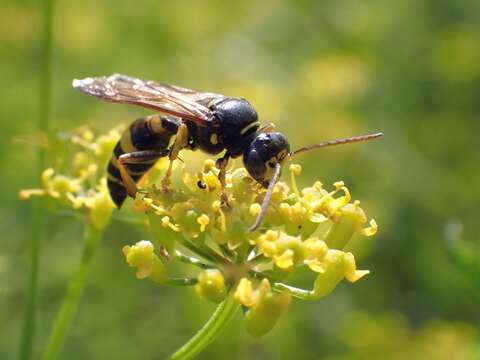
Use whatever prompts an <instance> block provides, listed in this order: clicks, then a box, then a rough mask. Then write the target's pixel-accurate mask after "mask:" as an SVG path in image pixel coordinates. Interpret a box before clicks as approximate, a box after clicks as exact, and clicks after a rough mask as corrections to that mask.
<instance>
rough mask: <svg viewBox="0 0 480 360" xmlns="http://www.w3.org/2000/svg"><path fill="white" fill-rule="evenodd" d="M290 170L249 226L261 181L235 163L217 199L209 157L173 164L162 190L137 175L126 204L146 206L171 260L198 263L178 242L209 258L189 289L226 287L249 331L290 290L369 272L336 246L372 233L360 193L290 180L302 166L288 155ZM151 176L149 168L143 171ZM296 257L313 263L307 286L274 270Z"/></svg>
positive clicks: (271, 318)
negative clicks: (190, 166) (139, 187)
mask: <svg viewBox="0 0 480 360" xmlns="http://www.w3.org/2000/svg"><path fill="white" fill-rule="evenodd" d="M163 170H164V165H160V166H157V170H156V171H158V172H159V173H161V172H162V171H163ZM289 170H290V185H287V184H286V183H285V182H279V183H277V184H276V186H275V187H274V191H273V194H272V199H271V202H270V204H269V207H268V211H267V216H266V218H265V221H264V223H263V225H262V227H261V228H260V229H258V230H257V231H255V232H253V233H249V232H248V228H249V227H250V225H251V224H252V223H253V221H254V220H255V217H256V216H257V214H258V212H259V211H260V207H261V205H260V204H261V203H262V200H263V197H264V195H265V190H264V189H263V188H261V187H260V186H259V185H258V184H257V183H255V181H254V180H253V179H251V178H250V177H249V176H248V174H247V172H246V170H245V169H243V168H239V169H235V170H233V171H231V172H227V177H226V182H227V191H228V196H229V198H228V200H229V206H222V205H221V203H220V201H219V197H220V189H221V186H220V182H219V181H218V178H217V176H218V170H217V169H216V167H215V163H214V162H213V161H212V160H207V161H205V163H204V165H203V167H202V169H201V171H200V172H198V173H197V174H192V173H189V172H187V171H186V168H185V165H182V169H181V176H178V177H177V178H175V177H174V179H173V183H174V184H173V185H172V189H171V191H170V192H168V193H165V192H163V191H161V190H160V189H159V188H157V187H156V185H155V184H154V183H152V184H151V185H149V184H146V186H145V190H144V191H141V192H139V193H138V194H137V197H136V199H135V201H134V209H136V211H138V212H143V213H146V214H147V216H148V220H149V224H150V228H151V230H152V234H153V237H154V239H155V240H156V241H157V242H158V243H159V245H160V246H161V248H162V249H166V251H167V252H168V254H169V256H170V259H171V260H179V261H184V262H187V263H190V264H192V265H198V261H199V260H195V261H192V260H191V259H190V260H189V261H185V259H186V257H185V256H183V255H181V251H179V250H178V249H182V248H187V249H188V250H189V251H192V252H193V253H195V255H196V256H198V257H199V258H200V259H201V261H203V266H206V267H208V269H205V268H204V270H202V271H201V272H200V273H199V275H198V277H197V279H196V285H195V290H196V293H197V294H198V295H200V296H201V297H203V298H206V299H209V300H211V301H214V302H219V301H221V300H223V299H224V298H225V296H227V294H228V293H231V294H233V296H234V297H235V299H236V300H237V301H238V302H239V303H241V304H242V305H243V306H244V307H245V308H246V309H247V310H246V312H245V318H246V325H247V329H248V330H249V332H250V333H252V334H253V335H256V336H260V335H263V334H265V333H266V332H268V331H269V330H270V329H271V328H272V327H273V326H274V324H275V323H276V321H277V319H278V317H279V316H280V315H281V313H283V312H284V311H285V310H286V309H287V307H288V305H289V304H290V302H291V297H292V296H293V297H296V298H300V299H308V300H314V299H319V298H322V297H324V296H326V295H328V294H329V293H331V292H332V291H333V290H334V289H335V287H336V286H337V285H338V283H339V282H340V281H341V280H342V279H344V278H345V279H347V280H348V281H350V282H355V281H357V280H359V279H360V278H362V277H363V276H365V275H366V274H368V273H369V271H368V270H358V269H357V267H356V264H355V258H354V255H353V254H352V253H350V252H345V251H343V249H344V247H345V246H346V245H347V244H348V242H349V241H350V239H351V238H352V236H353V235H354V234H358V235H360V236H372V235H374V234H375V233H376V231H377V224H376V223H375V221H374V220H370V221H369V220H368V218H367V216H366V214H365V212H364V211H363V210H362V208H361V207H360V202H359V201H352V198H351V194H350V192H349V190H348V189H347V187H346V186H345V185H344V183H343V182H341V181H339V182H336V183H335V184H334V189H333V190H332V191H328V190H326V189H325V188H324V187H323V185H322V183H320V182H319V181H317V182H315V183H314V184H313V185H312V186H311V187H307V188H304V189H302V190H299V189H298V187H297V184H296V177H297V176H299V175H300V173H301V167H300V166H299V165H291V166H290V168H289ZM176 173H178V171H176ZM177 175H178V174H177ZM155 178H158V176H157V175H156V174H155V173H154V172H153V173H151V174H150V179H155ZM132 250H134V247H132V248H131V249H130V248H129V251H132ZM163 259H164V257H161V260H163ZM129 264H130V265H131V266H134V265H133V263H132V262H130V261H129ZM305 266H306V267H308V268H309V269H310V270H311V271H313V272H314V273H316V278H315V280H314V282H313V284H312V289H311V290H304V289H299V288H296V287H294V286H291V285H287V284H284V283H280V282H278V281H277V280H276V279H280V278H281V279H285V278H286V276H288V274H290V273H291V272H293V271H294V270H295V269H297V268H300V267H305ZM141 273H143V271H141Z"/></svg>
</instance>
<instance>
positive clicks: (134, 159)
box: [118, 149, 169, 198]
mask: <svg viewBox="0 0 480 360" xmlns="http://www.w3.org/2000/svg"><path fill="white" fill-rule="evenodd" d="M168 153H169V150H167V149H165V150H164V151H155V150H143V151H134V152H129V153H125V154H122V155H120V156H119V158H118V170H119V171H120V176H121V177H122V182H123V184H124V185H125V188H126V189H127V193H128V195H129V196H131V197H132V198H135V195H136V194H137V191H138V188H137V184H136V179H134V178H133V177H132V176H135V173H133V171H132V169H131V167H129V169H127V166H128V165H144V166H145V167H148V168H149V167H151V166H152V165H153V163H155V162H156V161H157V160H158V159H159V158H161V157H163V156H167V155H168ZM138 173H139V174H138V175H140V176H141V175H143V174H144V173H145V171H139V172H138ZM137 180H138V179H137Z"/></svg>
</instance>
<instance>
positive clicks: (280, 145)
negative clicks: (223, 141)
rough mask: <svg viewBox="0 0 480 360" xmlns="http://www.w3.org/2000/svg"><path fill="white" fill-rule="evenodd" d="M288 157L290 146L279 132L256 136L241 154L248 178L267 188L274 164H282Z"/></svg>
mask: <svg viewBox="0 0 480 360" xmlns="http://www.w3.org/2000/svg"><path fill="white" fill-rule="evenodd" d="M289 155H290V144H289V143H288V141H287V138H286V137H285V135H283V134H281V133H279V132H268V133H260V134H258V135H257V136H256V137H255V138H254V139H253V141H252V142H251V144H250V146H249V147H248V148H247V150H246V151H245V152H244V154H243V163H244V165H245V168H246V169H247V171H248V173H249V174H250V176H252V177H253V178H254V179H255V180H256V181H258V182H259V183H260V184H261V185H262V186H264V187H268V184H269V183H270V180H271V179H272V177H273V173H274V169H275V167H276V164H280V165H281V164H282V163H283V162H284V161H285V159H286V158H287V157H288V156H289Z"/></svg>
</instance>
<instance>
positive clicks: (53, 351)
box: [42, 225, 102, 360]
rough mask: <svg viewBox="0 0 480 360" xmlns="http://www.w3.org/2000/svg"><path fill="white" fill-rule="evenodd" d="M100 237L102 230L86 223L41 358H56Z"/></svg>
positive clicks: (80, 294) (76, 305)
mask: <svg viewBox="0 0 480 360" xmlns="http://www.w3.org/2000/svg"><path fill="white" fill-rule="evenodd" d="M101 237H102V232H101V231H99V230H96V229H95V228H93V226H92V225H86V227H85V233H84V247H83V252H82V257H81V260H80V264H79V266H78V268H77V270H76V271H75V273H74V275H73V277H72V279H71V280H70V284H69V285H68V290H67V294H66V295H65V298H64V299H63V303H62V307H61V308H60V311H59V312H58V314H57V317H56V319H55V323H54V326H53V329H52V332H51V333H50V336H49V339H48V343H47V347H46V349H45V352H44V354H43V357H42V359H44V360H52V359H56V358H57V356H58V354H59V352H60V349H61V347H62V345H63V342H64V340H65V336H66V335H67V332H68V329H69V328H70V325H71V323H72V319H73V316H74V315H75V312H76V310H77V307H78V303H79V300H80V298H81V296H82V293H83V289H84V288H85V283H86V279H87V275H88V270H89V268H90V264H91V262H92V258H93V255H94V254H95V251H96V250H97V248H98V244H99V243H100V240H101Z"/></svg>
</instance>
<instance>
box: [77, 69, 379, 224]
mask: <svg viewBox="0 0 480 360" xmlns="http://www.w3.org/2000/svg"><path fill="white" fill-rule="evenodd" d="M73 87H74V88H75V89H78V90H80V91H82V92H84V93H86V94H88V95H92V96H96V97H99V98H100V99H103V100H106V101H110V102H114V103H126V104H133V105H138V106H142V107H145V108H148V109H152V110H155V111H157V112H159V113H160V114H159V115H150V116H146V117H142V118H140V119H137V120H136V121H134V122H133V123H132V124H131V125H130V126H129V128H128V129H126V130H125V131H124V132H123V134H122V136H121V138H120V140H119V142H118V143H117V144H116V146H115V148H114V150H113V155H112V158H111V160H110V162H109V164H108V168H107V184H108V189H109V192H110V196H111V198H112V200H113V201H114V203H115V204H116V205H117V207H118V208H120V207H121V206H122V204H123V202H124V201H125V199H126V197H127V196H131V197H135V194H136V193H137V191H138V189H137V182H138V181H139V180H140V178H141V177H142V176H143V175H144V174H145V173H146V172H147V171H148V170H149V169H150V168H151V167H152V166H153V165H154V164H155V162H156V161H157V160H159V159H160V158H162V157H166V156H168V159H169V166H168V169H167V171H166V174H165V176H164V178H163V180H162V189H163V190H164V191H165V192H168V191H169V187H170V176H171V174H172V165H173V162H174V160H175V159H177V158H178V155H179V152H180V151H181V150H183V149H189V150H197V149H198V150H201V151H203V152H204V153H207V154H210V155H218V154H220V153H222V155H221V156H220V157H219V158H218V159H217V160H216V166H217V168H218V169H219V173H218V178H219V181H220V183H221V185H222V189H221V193H220V197H221V201H222V204H224V205H226V206H228V196H227V194H226V190H225V174H226V168H227V165H228V162H229V160H230V159H232V158H237V157H240V156H242V157H243V163H244V165H245V168H246V170H247V171H248V173H249V174H250V176H251V177H252V178H253V179H255V180H256V181H257V182H258V183H259V184H260V185H261V186H263V187H264V188H267V192H266V194H265V197H264V200H263V203H262V207H261V211H260V213H259V214H258V215H257V218H256V220H255V223H254V224H253V225H252V226H251V227H250V229H249V230H250V231H255V230H256V229H257V228H258V227H259V226H260V225H261V223H262V221H263V218H264V217H265V214H266V211H267V207H268V203H269V201H270V198H271V195H272V191H273V187H274V185H275V183H276V182H277V181H278V178H279V176H280V172H281V168H282V165H283V164H284V163H285V162H286V161H287V160H289V159H291V158H292V157H293V156H295V155H297V154H299V153H303V152H306V151H310V150H313V149H318V148H323V147H326V146H333V145H339V144H346V143H353V142H360V141H366V140H371V139H375V138H377V137H379V136H381V135H382V133H375V134H370V135H364V136H355V137H350V138H344V139H337V140H333V141H325V142H321V143H318V144H312V145H309V146H305V147H302V148H300V149H298V150H295V151H290V144H289V142H288V140H287V138H286V137H285V135H283V134H282V133H280V132H277V131H276V130H275V126H274V125H273V124H267V125H264V126H262V125H261V124H260V122H259V120H258V114H257V111H256V110H255V108H254V107H253V106H252V105H251V104H250V102H248V101H247V100H246V99H243V98H234V97H229V96H225V95H220V94H215V93H209V92H199V91H194V90H191V89H187V88H183V87H179V86H175V85H166V84H161V83H157V82H155V81H151V80H142V79H137V78H133V77H130V76H126V75H120V74H114V75H111V76H108V77H107V76H101V77H88V78H85V79H82V80H77V79H75V80H73ZM172 137H173V138H174V140H173V141H172ZM170 144H171V145H170ZM200 185H201V184H199V186H200Z"/></svg>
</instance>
